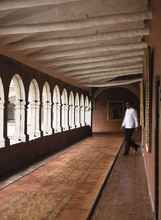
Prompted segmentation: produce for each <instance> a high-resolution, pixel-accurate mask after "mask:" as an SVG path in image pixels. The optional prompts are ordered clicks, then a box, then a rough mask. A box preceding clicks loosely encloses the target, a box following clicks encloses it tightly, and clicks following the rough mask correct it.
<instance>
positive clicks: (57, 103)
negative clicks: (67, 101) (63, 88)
mask: <svg viewBox="0 0 161 220" xmlns="http://www.w3.org/2000/svg"><path fill="white" fill-rule="evenodd" d="M53 103H54V105H53V128H54V132H55V133H57V132H60V131H61V124H60V110H61V100H60V90H59V87H58V86H55V88H54V91H53Z"/></svg>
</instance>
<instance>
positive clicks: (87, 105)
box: [85, 96, 89, 125]
mask: <svg viewBox="0 0 161 220" xmlns="http://www.w3.org/2000/svg"><path fill="white" fill-rule="evenodd" d="M88 111H89V99H88V96H86V98H85V124H86V125H88Z"/></svg>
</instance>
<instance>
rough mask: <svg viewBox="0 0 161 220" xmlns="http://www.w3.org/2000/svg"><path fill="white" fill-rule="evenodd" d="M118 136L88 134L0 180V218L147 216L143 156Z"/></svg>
mask: <svg viewBox="0 0 161 220" xmlns="http://www.w3.org/2000/svg"><path fill="white" fill-rule="evenodd" d="M122 140H123V137H122V135H121V134H117V135H116V134H111V135H107V134H106V135H105V134H99V135H94V136H92V137H88V138H86V139H84V140H82V141H80V142H79V143H76V144H74V145H72V146H71V147H69V148H67V149H66V150H64V151H61V152H59V153H57V154H56V155H53V156H52V155H51V156H50V157H48V158H46V159H44V160H42V161H40V162H39V163H36V164H35V165H32V166H30V167H29V168H28V169H26V170H24V171H22V172H20V173H18V174H15V175H13V176H12V177H10V178H8V179H7V180H5V181H2V182H1V183H0V219H1V220H11V219H12V220H20V219H23V220H28V219H33V220H40V219H45V220H76V219H77V220H85V219H91V220H107V219H108V220H118V219H120V220H129V219H130V218H132V219H133V220H147V219H148V220H151V219H152V212H151V208H150V201H149V197H148V193H147V185H146V180H145V172H144V168H143V161H142V159H141V158H142V157H141V155H140V152H137V153H135V152H131V156H129V157H124V156H123V155H122V148H121V144H122ZM120 175H121V176H120ZM101 190H103V192H102V193H101V195H100V191H101ZM104 191H106V192H104ZM94 207H95V209H94V210H93V208H94ZM109 210H110V212H109ZM140 210H141V211H140ZM147 210H148V211H147Z"/></svg>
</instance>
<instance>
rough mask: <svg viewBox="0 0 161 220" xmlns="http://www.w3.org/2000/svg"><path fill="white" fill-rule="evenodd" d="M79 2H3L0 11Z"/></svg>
mask: <svg viewBox="0 0 161 220" xmlns="http://www.w3.org/2000/svg"><path fill="white" fill-rule="evenodd" d="M79 1H80V0H27V1H25V0H14V1H9V0H5V1H2V2H0V11H6V10H15V9H24V8H32V7H41V6H50V5H60V4H66V3H71V2H79Z"/></svg>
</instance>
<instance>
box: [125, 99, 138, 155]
mask: <svg viewBox="0 0 161 220" xmlns="http://www.w3.org/2000/svg"><path fill="white" fill-rule="evenodd" d="M121 127H122V129H123V130H124V136H125V140H124V155H128V154H129V150H130V146H131V147H133V148H134V149H135V151H137V150H138V147H139V145H138V144H136V143H135V142H134V140H133V139H132V136H133V134H134V131H135V130H138V118H137V113H136V110H135V109H134V108H133V107H132V104H131V103H130V102H126V111H125V116H124V119H123V122H122V125H121Z"/></svg>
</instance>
